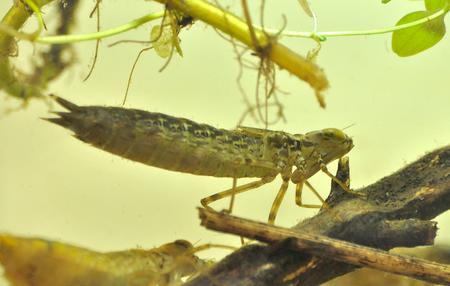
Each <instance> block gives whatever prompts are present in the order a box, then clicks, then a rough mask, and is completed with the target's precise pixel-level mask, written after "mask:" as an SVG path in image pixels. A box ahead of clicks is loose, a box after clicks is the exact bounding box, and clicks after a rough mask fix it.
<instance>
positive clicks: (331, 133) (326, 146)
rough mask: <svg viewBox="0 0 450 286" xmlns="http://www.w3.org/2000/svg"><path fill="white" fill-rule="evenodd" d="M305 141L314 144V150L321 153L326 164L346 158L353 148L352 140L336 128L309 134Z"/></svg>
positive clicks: (306, 135) (305, 136)
mask: <svg viewBox="0 0 450 286" xmlns="http://www.w3.org/2000/svg"><path fill="white" fill-rule="evenodd" d="M304 139H305V142H310V143H313V144H314V147H313V148H314V149H315V150H316V152H318V153H320V155H321V157H322V160H323V161H324V162H325V163H326V162H331V161H333V160H335V159H338V158H340V157H342V156H344V155H345V154H347V153H348V152H349V151H350V150H351V149H352V148H353V140H352V138H350V137H349V136H347V134H345V133H344V132H342V131H341V130H339V129H336V128H327V129H322V130H317V131H312V132H308V133H306V134H305V135H304Z"/></svg>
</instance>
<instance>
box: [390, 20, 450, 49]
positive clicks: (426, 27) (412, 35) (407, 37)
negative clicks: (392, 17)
mask: <svg viewBox="0 0 450 286" xmlns="http://www.w3.org/2000/svg"><path fill="white" fill-rule="evenodd" d="M431 14H432V12H431V11H417V12H412V13H410V14H407V15H406V16H404V17H403V18H401V19H400V21H398V22H397V24H396V25H397V26H398V25H402V24H406V23H411V22H414V21H417V20H419V19H422V18H424V17H427V16H429V15H431ZM444 35H445V24H444V17H443V16H442V17H438V18H436V19H434V20H432V21H429V22H425V23H423V24H420V25H416V26H413V27H411V28H407V29H403V30H398V31H395V32H394V33H393V34H392V50H393V51H394V52H395V53H396V54H397V55H398V56H400V57H408V56H412V55H415V54H418V53H420V52H422V51H425V50H426V49H429V48H431V47H432V46H434V45H435V44H437V43H438V42H439V41H440V40H441V39H442V38H443V37H444Z"/></svg>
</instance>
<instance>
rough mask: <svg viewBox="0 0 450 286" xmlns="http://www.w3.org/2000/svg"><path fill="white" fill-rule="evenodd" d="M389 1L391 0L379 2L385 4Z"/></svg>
mask: <svg viewBox="0 0 450 286" xmlns="http://www.w3.org/2000/svg"><path fill="white" fill-rule="evenodd" d="M389 2H391V0H381V3H383V4H387V3H389Z"/></svg>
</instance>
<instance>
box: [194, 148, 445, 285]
mask: <svg viewBox="0 0 450 286" xmlns="http://www.w3.org/2000/svg"><path fill="white" fill-rule="evenodd" d="M346 166H348V162H347V164H346V163H345V161H342V162H340V165H339V170H338V174H337V176H338V177H339V178H340V179H341V180H342V181H344V182H345V181H347V180H348V178H349V172H348V168H346ZM358 192H360V193H361V194H363V195H364V196H353V195H351V194H347V193H344V192H343V191H342V190H340V189H339V187H338V186H336V185H334V184H332V192H331V195H330V197H329V198H328V199H327V201H328V203H329V205H330V207H328V208H324V209H322V210H321V211H320V213H319V214H317V215H316V216H314V217H312V218H310V219H307V220H305V221H303V222H301V223H299V224H298V225H296V226H295V227H293V228H292V230H294V231H297V232H298V233H308V234H321V235H326V236H329V237H332V238H337V239H341V240H345V241H349V242H353V243H357V244H360V245H365V246H370V247H373V248H379V249H384V250H388V249H391V248H393V247H399V246H409V247H411V246H418V245H424V244H432V243H433V241H434V237H435V235H436V228H435V223H433V222H430V221H427V220H429V219H432V218H433V217H435V216H437V215H438V214H440V213H442V212H444V211H446V210H447V209H448V208H450V146H447V147H444V148H441V149H438V150H435V151H433V152H431V153H429V154H427V155H425V156H423V157H422V158H420V159H419V160H417V161H416V162H414V163H412V164H410V165H408V166H406V167H405V168H403V169H401V170H399V171H398V172H396V173H394V174H392V175H390V176H388V177H385V178H383V179H381V180H380V181H378V182H376V183H375V184H372V185H370V186H368V187H365V188H362V189H360V190H358ZM333 259H335V257H333ZM355 268H356V266H353V265H349V264H346V263H342V262H337V261H334V260H332V259H326V258H318V257H317V256H311V255H309V254H307V253H306V252H305V253H300V252H293V251H292V250H291V249H290V248H289V247H287V246H285V245H283V244H281V245H280V244H275V246H274V245H268V246H265V245H250V246H246V247H243V248H241V249H240V250H238V251H236V252H234V253H233V254H231V255H229V256H228V257H226V258H225V259H223V260H222V261H220V262H219V263H217V264H216V265H215V266H214V267H213V268H211V269H210V270H209V271H207V272H205V273H202V274H201V275H200V276H199V277H197V278H196V279H193V280H192V281H190V282H188V283H187V284H186V285H189V286H194V285H195V286H200V285H202V286H206V285H221V286H227V285H230V286H231V285H234V286H239V285H246V286H249V285H258V286H264V285H318V284H321V283H324V282H326V281H328V280H330V279H332V278H334V277H337V276H340V275H342V274H345V273H347V272H350V271H352V270H354V269H355ZM433 274H435V273H424V276H423V277H426V276H427V277H431V276H432V275H433ZM447 284H448V283H447Z"/></svg>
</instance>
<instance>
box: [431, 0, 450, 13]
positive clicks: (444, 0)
mask: <svg viewBox="0 0 450 286" xmlns="http://www.w3.org/2000/svg"><path fill="white" fill-rule="evenodd" d="M449 4H450V0H425V8H427V10H428V11H437V10H440V9H442V8H444V7H446V5H447V7H448V5H449Z"/></svg>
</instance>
